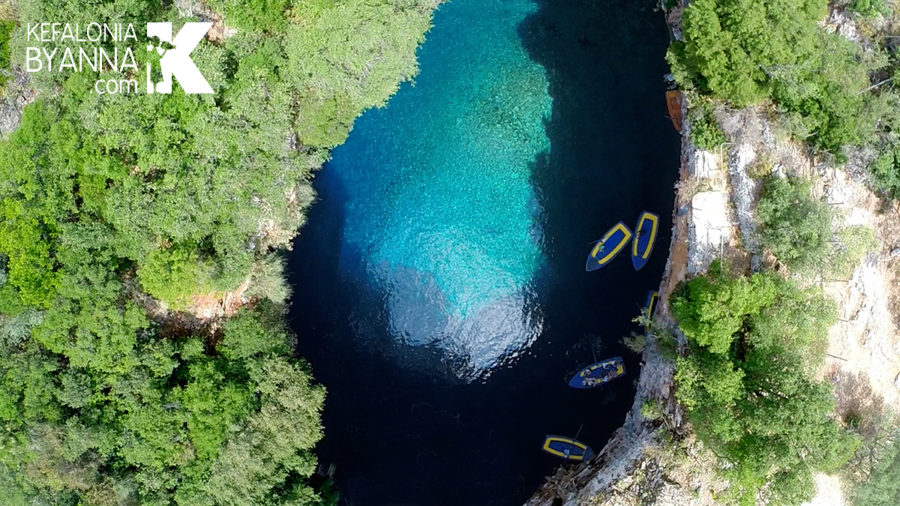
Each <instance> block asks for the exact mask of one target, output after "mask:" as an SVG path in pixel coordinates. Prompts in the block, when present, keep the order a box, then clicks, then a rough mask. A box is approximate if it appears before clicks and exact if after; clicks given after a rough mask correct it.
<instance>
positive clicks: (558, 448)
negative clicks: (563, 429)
mask: <svg viewBox="0 0 900 506" xmlns="http://www.w3.org/2000/svg"><path fill="white" fill-rule="evenodd" d="M542 449H543V450H544V451H545V452H547V453H549V454H551V455H555V456H557V457H559V458H561V459H565V460H571V461H575V462H582V461H585V460H591V459H592V458H594V452H593V450H591V448H590V447H589V446H588V445H586V444H584V443H582V442H581V441H577V440H575V439H572V438H568V437H565V436H553V435H547V436H546V437H545V438H544V446H543V448H542Z"/></svg>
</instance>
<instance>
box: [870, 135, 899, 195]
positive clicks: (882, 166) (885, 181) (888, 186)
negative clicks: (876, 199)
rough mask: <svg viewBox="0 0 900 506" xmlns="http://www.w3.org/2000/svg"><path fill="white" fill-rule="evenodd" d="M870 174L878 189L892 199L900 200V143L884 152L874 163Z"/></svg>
mask: <svg viewBox="0 0 900 506" xmlns="http://www.w3.org/2000/svg"><path fill="white" fill-rule="evenodd" d="M869 172H871V173H872V177H874V178H875V186H876V187H878V188H879V189H880V190H881V191H883V192H884V193H886V194H887V195H888V196H890V197H892V198H900V143H898V144H897V145H894V146H891V147H889V148H888V149H886V150H884V152H882V153H881V155H879V156H878V158H876V159H875V161H874V162H872V165H871V166H870V167H869Z"/></svg>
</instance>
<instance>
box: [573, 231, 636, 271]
mask: <svg viewBox="0 0 900 506" xmlns="http://www.w3.org/2000/svg"><path fill="white" fill-rule="evenodd" d="M631 236H632V233H631V229H629V228H628V226H627V225H625V224H624V223H622V222H621V221H620V222H618V223H616V224H615V225H613V227H612V228H611V229H609V230H607V231H606V233H605V234H603V238H602V239H600V240H599V241H597V242H595V243H594V247H593V248H591V253H590V254H589V255H588V258H587V261H586V262H585V264H584V270H586V271H588V272H591V271H595V270H597V269H599V268H601V267H604V266H605V265H606V264H608V263H609V262H610V261H612V259H613V258H616V255H618V254H619V252H621V251H622V249H623V248H625V245H626V244H628V241H629V240H630V239H631Z"/></svg>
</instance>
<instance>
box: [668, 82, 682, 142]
mask: <svg viewBox="0 0 900 506" xmlns="http://www.w3.org/2000/svg"><path fill="white" fill-rule="evenodd" d="M682 100H683V99H682V97H681V92H680V91H678V90H669V91H667V92H666V109H668V110H669V119H670V120H672V126H673V127H675V130H676V131H678V132H680V131H681V125H682V118H681V102H682Z"/></svg>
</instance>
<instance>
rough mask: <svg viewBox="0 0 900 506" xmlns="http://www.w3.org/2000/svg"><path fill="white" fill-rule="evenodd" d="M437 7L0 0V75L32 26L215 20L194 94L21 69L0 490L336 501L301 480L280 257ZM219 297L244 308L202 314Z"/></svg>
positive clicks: (25, 496)
mask: <svg viewBox="0 0 900 506" xmlns="http://www.w3.org/2000/svg"><path fill="white" fill-rule="evenodd" d="M439 2H440V0H256V1H252V2H242V1H237V0H209V1H208V2H206V3H205V4H201V3H199V2H176V5H175V6H173V5H172V4H171V3H170V2H158V1H152V0H119V1H109V2H99V1H95V0H19V1H14V2H12V3H7V4H5V5H4V9H3V11H2V12H0V17H2V20H0V64H2V72H0V87H2V86H3V85H4V83H5V82H6V81H7V80H8V79H9V77H10V76H11V75H12V74H11V73H12V70H13V68H15V67H16V66H17V65H21V64H22V55H23V53H24V51H23V45H24V44H25V42H24V39H25V34H24V30H25V27H26V26H27V24H28V23H30V22H36V21H45V22H54V21H56V22H65V23H71V24H73V25H74V24H75V23H81V24H82V25H86V24H87V23H89V22H99V23H134V25H135V26H136V27H140V28H139V32H143V26H144V23H146V22H148V21H172V22H173V23H174V24H175V30H176V31H177V27H178V25H179V24H180V23H181V22H183V21H189V20H211V21H213V22H215V24H214V27H213V29H212V30H211V31H210V34H209V37H208V40H205V41H203V42H202V43H201V44H200V45H199V46H198V47H197V49H196V50H195V51H194V53H193V54H192V58H193V60H194V61H195V62H196V64H197V66H198V67H199V68H200V69H202V73H203V75H204V76H205V77H206V79H207V80H208V81H209V83H210V85H211V86H212V88H213V90H214V94H212V95H187V94H185V93H183V92H182V91H181V89H180V87H178V86H177V85H176V86H175V87H174V89H173V92H172V94H171V95H160V94H103V95H100V94H96V93H91V89H92V84H93V83H94V81H95V80H96V79H97V78H98V76H97V75H96V74H95V73H94V72H92V71H91V70H90V69H83V71H82V72H63V73H34V74H30V77H31V79H32V82H31V86H33V87H34V88H35V90H36V91H37V98H36V99H35V100H34V101H33V103H31V104H29V105H28V106H27V107H26V108H25V110H24V114H23V116H22V119H21V124H20V125H19V128H18V129H17V130H15V131H14V132H13V133H12V134H11V135H9V136H8V137H7V138H5V139H0V426H2V430H0V448H2V451H0V503H3V504H25V503H29V504H31V503H34V504H73V505H74V504H94V505H98V504H132V503H133V504H137V503H140V504H171V503H178V504H191V505H198V504H308V503H318V502H321V501H329V500H333V499H334V497H333V494H331V493H330V492H329V490H328V487H327V486H320V485H319V484H318V482H316V483H314V481H311V480H310V477H311V476H312V475H313V473H314V472H315V469H316V459H315V456H314V455H313V453H312V449H313V446H314V445H315V443H316V442H317V441H318V440H319V439H320V438H321V436H322V427H321V422H320V416H319V415H320V410H321V408H322V405H323V401H324V397H325V391H324V388H323V387H321V386H319V385H317V384H315V382H314V381H313V379H312V375H311V371H310V370H309V368H308V366H306V365H305V363H304V362H303V361H302V360H298V359H295V358H294V354H295V353H296V347H297V346H298V342H297V341H298V340H297V339H295V338H294V337H293V336H292V335H290V333H289V332H288V331H287V330H286V328H285V324H284V322H283V313H284V303H285V301H286V299H287V297H288V294H289V292H288V289H287V287H286V284H285V280H284V279H283V264H282V259H281V258H280V257H279V254H278V252H279V249H281V248H284V247H285V246H286V245H288V244H289V241H290V239H291V238H292V237H293V235H294V234H295V233H296V232H297V230H298V228H299V227H300V226H301V225H302V223H303V220H304V212H305V210H306V208H307V206H308V205H309V204H310V203H311V202H312V200H313V198H314V195H313V192H312V190H311V187H310V184H309V181H310V178H311V177H312V171H313V170H314V169H316V168H317V167H318V166H320V165H321V164H322V162H323V161H324V160H325V159H326V158H327V156H328V149H329V148H331V147H333V146H335V145H337V144H339V143H341V142H343V140H344V139H345V138H346V136H347V135H348V133H349V131H350V129H351V127H352V124H353V121H354V119H355V118H356V117H357V116H358V115H359V114H360V113H361V112H362V111H363V110H365V109H367V108H370V107H378V106H382V105H383V104H384V103H385V102H386V100H387V99H388V98H389V97H390V96H391V95H392V94H393V93H394V92H395V91H396V90H397V88H398V85H399V83H401V82H403V81H405V80H408V79H411V78H412V77H413V76H414V75H415V73H416V59H415V50H416V48H417V46H418V45H419V44H420V43H421V42H422V41H423V40H424V34H425V32H426V31H427V30H428V28H429V27H430V23H431V15H432V11H433V10H434V9H435V8H436V6H437V4H438V3H439ZM176 6H180V7H181V9H182V10H181V11H179V10H178V8H176ZM144 43H145V42H144V41H143V40H142V41H141V44H144ZM106 44H108V45H110V46H114V45H115V44H117V42H113V41H108V42H107V43H106ZM135 56H136V58H137V59H138V68H140V69H143V68H144V63H145V62H146V61H149V59H150V58H153V57H154V53H149V52H144V51H138V52H136V53H135ZM105 77H106V78H108V77H110V76H109V72H106V75H105ZM118 77H122V78H128V77H131V76H128V75H121V76H118ZM300 289H304V287H300ZM227 294H231V295H234V294H237V295H238V297H237V298H238V299H239V300H242V301H244V302H245V303H244V304H243V305H242V306H243V307H241V308H240V309H235V308H231V309H232V311H230V312H225V314H217V315H216V316H215V317H212V318H209V317H204V316H203V315H202V314H200V313H199V312H198V311H199V310H198V307H199V304H200V303H199V302H198V301H201V300H206V301H207V302H208V301H210V300H211V301H213V302H214V303H215V304H223V305H224V302H223V300H224V299H227ZM299 346H300V348H301V350H302V336H301V339H300V341H299Z"/></svg>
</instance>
